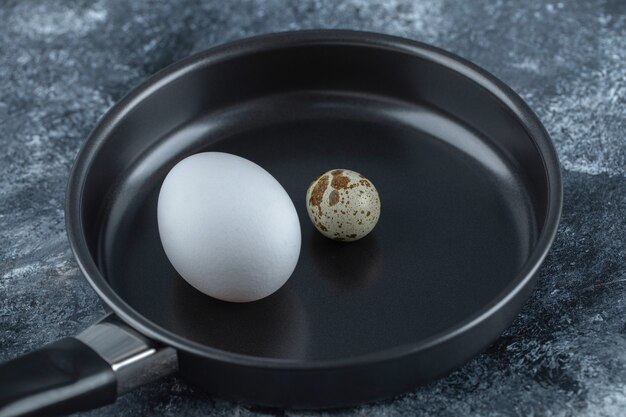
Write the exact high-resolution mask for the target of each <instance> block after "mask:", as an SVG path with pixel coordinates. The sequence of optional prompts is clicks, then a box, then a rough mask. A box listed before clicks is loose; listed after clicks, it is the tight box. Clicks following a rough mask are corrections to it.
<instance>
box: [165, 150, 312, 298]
mask: <svg viewBox="0 0 626 417" xmlns="http://www.w3.org/2000/svg"><path fill="white" fill-rule="evenodd" d="M157 212H158V213H157V214H158V225H159V235H160V236H161V243H162V244H163V249H164V250H165V254H166V255H167V257H168V259H169V260H170V262H171V263H172V265H173V266H174V268H175V269H176V271H178V273H179V274H180V275H181V276H182V277H183V278H184V279H185V280H186V281H187V282H188V283H189V284H191V285H192V286H193V287H195V288H196V289H198V290H200V291H201V292H203V293H205V294H207V295H210V296H211V297H215V298H218V299H220V300H224V301H232V302H248V301H255V300H258V299H261V298H264V297H267V296H268V295H270V294H272V293H274V292H275V291H276V290H278V289H279V288H280V287H282V286H283V284H284V283H285V282H286V281H287V280H288V279H289V277H290V276H291V274H292V273H293V271H294V269H295V267H296V263H297V262H298V257H299V255H300V243H301V236H300V222H299V220H298V214H297V213H296V209H295V207H294V205H293V202H292V201H291V198H289V195H288V194H287V192H286V191H285V189H284V188H283V187H282V186H281V185H280V184H279V183H278V181H276V179H275V178H274V177H272V175H271V174H269V173H268V172H267V171H265V170H264V169H263V168H261V167H260V166H258V165H256V164H255V163H253V162H251V161H249V160H247V159H244V158H241V157H238V156H235V155H231V154H227V153H221V152H205V153H198V154H195V155H192V156H190V157H188V158H185V159H183V160H182V161H180V162H179V163H178V164H176V166H174V168H172V170H171V171H170V172H169V173H168V174H167V176H166V178H165V180H164V182H163V185H162V186H161V191H160V193H159V201H158V208H157Z"/></svg>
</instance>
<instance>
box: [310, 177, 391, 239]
mask: <svg viewBox="0 0 626 417" xmlns="http://www.w3.org/2000/svg"><path fill="white" fill-rule="evenodd" d="M307 206H308V213H309V217H311V220H312V221H313V223H314V224H315V227H316V228H317V229H318V230H319V231H320V232H321V233H322V234H323V235H324V236H326V237H329V238H331V239H335V240H342V241H353V240H358V239H360V238H362V237H364V236H365V235H367V234H368V233H369V232H370V231H371V230H372V229H373V228H374V226H375V225H376V223H377V222H378V217H379V215H380V199H379V197H378V191H377V190H376V188H375V187H374V185H373V184H372V183H371V182H370V181H369V180H368V179H367V178H365V177H364V176H363V175H361V174H358V173H356V172H354V171H350V170H347V169H335V170H331V171H328V172H326V173H324V174H322V175H320V176H319V177H318V178H317V179H316V180H315V181H313V183H312V184H311V185H310V187H309V190H308V191H307Z"/></svg>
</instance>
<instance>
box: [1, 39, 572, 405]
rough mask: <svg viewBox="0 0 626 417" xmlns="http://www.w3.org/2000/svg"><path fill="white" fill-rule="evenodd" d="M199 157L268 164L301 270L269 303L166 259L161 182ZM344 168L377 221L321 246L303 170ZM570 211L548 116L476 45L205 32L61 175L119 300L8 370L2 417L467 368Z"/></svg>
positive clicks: (353, 385)
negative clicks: (230, 295)
mask: <svg viewBox="0 0 626 417" xmlns="http://www.w3.org/2000/svg"><path fill="white" fill-rule="evenodd" d="M202 151H221V152H229V153H233V154H236V155H239V156H242V157H244V158H248V159H250V160H252V161H254V162H256V163H257V164H259V165H261V166H262V167H264V168H265V169H266V170H268V171H269V172H270V173H271V174H272V175H274V176H275V177H276V179H277V180H278V181H279V182H280V183H281V184H282V185H283V186H284V187H285V189H286V190H287V192H288V193H289V195H290V196H291V198H292V199H293V201H294V203H295V205H296V207H297V209H298V214H299V217H300V222H301V228H302V251H301V255H300V260H299V263H298V266H297V268H296V270H295V272H294V274H293V276H292V277H291V279H290V280H289V281H288V283H287V284H286V285H285V286H284V287H283V288H281V289H280V290H279V291H278V292H277V293H275V294H273V295H272V296H270V297H268V298H266V299H263V300H261V301H257V302H253V303H248V304H231V303H226V302H221V301H218V300H215V299H212V298H210V297H207V296H205V295H203V294H201V293H199V292H197V291H196V290H194V289H193V288H192V287H191V286H189V285H188V284H186V283H185V281H184V280H182V279H181V278H180V277H179V276H178V275H177V274H176V272H175V270H174V269H173V268H172V266H171V265H170V264H169V262H168V261H167V258H166V257H165V254H164V252H163V249H162V247H161V243H160V241H159V238H158V232H157V223H156V199H157V195H158V191H159V187H160V185H161V183H162V181H163V179H164V176H165V175H166V174H167V172H168V171H169V169H170V168H171V167H172V166H173V165H174V164H176V163H177V162H178V161H180V160H181V159H182V158H184V157H186V156H188V155H191V154H194V153H197V152H202ZM333 168H347V169H352V170H355V171H358V172H362V173H364V174H365V175H366V176H367V177H368V178H369V179H371V180H372V181H373V182H374V183H375V184H376V186H377V188H378V190H379V192H380V195H381V201H382V213H381V218H380V221H379V223H378V225H377V227H376V229H375V230H374V231H373V232H372V233H371V234H370V235H369V236H368V237H366V238H364V239H362V240H360V241H358V242H355V243H350V244H342V243H337V242H333V241H331V240H328V239H326V238H324V237H322V236H321V235H320V234H319V233H317V232H316V231H315V230H314V228H313V226H312V225H310V224H309V222H308V219H307V214H306V211H305V210H306V208H305V202H304V199H305V197H304V196H305V192H306V189H307V186H308V184H309V183H310V181H311V180H312V179H313V178H314V177H315V176H316V175H318V174H319V173H321V172H324V171H327V170H329V169H333ZM216 198H219V196H216ZM561 206H562V185H561V179H560V172H559V164H558V159H557V156H556V153H555V151H554V148H553V146H552V144H551V142H550V139H549V137H548V134H547V133H546V131H545V129H544V128H543V127H542V125H541V123H540V122H539V120H538V119H537V117H536V116H535V115H534V114H533V113H532V111H531V110H530V109H529V108H528V107H527V106H526V104H524V102H523V101H522V100H521V99H520V98H519V97H518V96H517V95H516V94H515V93H514V92H513V91H512V90H511V89H510V88H508V87H507V86H506V85H504V84H503V83H502V82H500V81H498V80H497V79H496V78H495V77H493V76H492V75H490V74H488V73H487V72H485V71H484V70H482V69H480V68H477V67H476V66H475V65H473V64H471V63H469V62H467V61H464V60H463V59H460V58H458V57H456V56H453V55H451V54H449V53H447V52H444V51H442V50H439V49H436V48H433V47H431V46H427V45H424V44H421V43H418V42H413V41H409V40H405V39H400V38H397V37H391V36H385V35H380V34H374V33H361V32H351V31H305V32H293V33H281V34H274V35H269V36H262V37H256V38H251V39H246V40H242V41H238V42H234V43H230V44H227V45H223V46H219V47H216V48H213V49H211V50H208V51H206V52H203V53H200V54H198V55H195V56H192V57H190V58H188V59H185V60H183V61H181V62H179V63H176V64H174V65H172V66H170V67H168V68H166V69H165V70H163V71H161V72H159V73H158V74H156V75H155V76H153V77H152V78H151V79H149V80H148V81H147V82H146V83H144V84H143V85H141V86H140V87H139V88H137V89H136V90H134V91H133V92H132V93H130V94H129V95H128V96H126V97H125V98H124V99H123V100H121V102H119V103H118V104H117V105H115V106H114V107H113V108H112V109H111V110H110V111H109V112H108V113H107V114H106V115H105V116H104V117H103V118H102V120H101V121H100V122H99V124H98V125H97V126H96V128H95V129H94V130H93V131H92V133H91V134H90V136H89V138H88V139H87V141H86V143H85V145H84V147H83V148H82V150H81V152H80V154H79V155H78V157H77V159H76V162H75V165H74V168H73V170H72V172H71V175H70V179H69V185H68V190H67V200H66V220H67V232H68V236H69V240H70V243H71V246H72V249H73V251H74V254H75V256H76V259H77V261H78V263H79V265H80V268H81V270H82V272H83V273H84V275H85V277H86V278H87V280H88V281H89V282H90V284H91V285H92V286H93V288H94V290H95V291H96V292H97V293H98V295H99V296H100V298H102V300H103V301H104V302H105V303H106V305H107V306H108V307H109V308H110V310H111V313H110V314H109V315H108V316H107V317H105V318H104V319H103V320H102V321H101V322H99V323H96V324H94V325H93V326H91V327H89V328H88V329H86V330H85V331H84V332H83V333H81V334H79V335H78V336H76V337H70V338H66V339H63V340H61V341H58V342H56V343H53V344H51V345H49V346H47V347H45V348H43V349H41V350H39V351H35V352H33V353H30V354H27V355H25V356H23V357H21V358H18V359H15V360H13V361H10V362H8V363H5V364H3V365H1V366H0V386H1V387H2V389H1V390H0V391H1V393H0V415H2V416H9V415H27V414H29V415H31V414H32V415H36V414H44V415H52V414H60V413H67V412H71V411H76V410H82V409H86V408H90V407H96V406H99V405H102V404H105V403H109V402H112V401H114V400H115V398H116V396H117V395H120V394H122V393H124V392H126V391H128V390H130V389H132V388H134V387H136V386H139V385H141V384H144V383H147V382H149V381H152V380H155V379H157V378H160V377H162V376H164V375H167V374H171V373H174V372H178V374H179V375H180V376H181V377H182V378H184V379H185V380H187V381H188V382H189V383H192V384H195V385H197V386H200V387H202V388H203V389H205V390H207V391H208V392H210V393H212V394H214V395H216V396H220V397H223V398H231V399H235V400H238V401H242V402H244V403H252V404H259V405H265V406H277V407H296V408H323V407H336V406H346V405H352V404H356V403H360V402H364V401H371V400H375V399H380V398H385V397H389V396H392V395H396V394H399V393H402V392H404V391H407V390H409V389H411V388H413V387H415V386H417V385H419V384H422V383H424V382H426V381H430V380H432V379H434V378H437V377H441V376H443V375H445V374H447V373H448V372H450V371H451V370H453V369H455V368H457V367H459V366H460V365H462V364H463V363H464V362H465V361H467V360H468V359H469V358H471V357H472V356H473V355H475V354H477V353H478V352H480V351H481V350H482V349H484V348H485V347H486V346H488V345H489V344H490V343H491V342H492V341H493V340H494V339H495V338H497V337H498V335H499V334H500V333H501V332H502V331H503V330H504V329H505V328H506V326H507V325H508V324H509V323H510V322H511V321H512V320H513V318H514V317H515V315H516V314H517V312H518V311H519V309H520V308H521V306H522V303H523V302H524V301H525V300H526V298H527V297H528V295H529V293H530V291H531V288H532V286H533V283H534V281H535V275H536V272H537V269H538V268H539V265H540V264H541V262H542V261H543V259H544V257H545V256H546V253H547V252H548V250H549V247H550V245H551V243H552V241H553V238H554V236H555V233H556V230H557V225H558V222H559V217H560V212H561Z"/></svg>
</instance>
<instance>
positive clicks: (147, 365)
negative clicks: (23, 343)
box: [0, 315, 178, 417]
mask: <svg viewBox="0 0 626 417" xmlns="http://www.w3.org/2000/svg"><path fill="white" fill-rule="evenodd" d="M177 370H178V358H177V354H176V350H174V349H173V348H171V347H164V346H160V345H158V344H156V343H155V342H153V341H152V340H149V339H147V338H146V337H144V336H143V335H141V334H139V333H137V332H136V331H134V330H133V329H131V328H129V327H128V326H126V325H125V324H123V323H122V322H120V321H119V320H118V319H117V318H116V317H115V316H113V315H108V316H106V317H104V318H103V319H102V320H101V321H99V322H98V323H96V324H94V325H92V326H91V327H89V328H87V329H86V330H85V331H83V332H82V333H80V334H79V335H78V336H76V337H67V338H64V339H61V340H59V341H57V342H54V343H52V344H50V345H48V346H45V347H44V348H42V349H39V350H36V351H34V352H31V353H28V354H26V355H24V356H22V357H19V358H17V359H13V360H11V361H9V362H6V363H3V364H0V417H18V416H22V417H23V416H58V415H64V414H69V413H72V412H76V411H82V410H88V409H92V408H96V407H100V406H103V405H105V404H109V403H112V402H114V401H115V399H116V398H117V396H118V395H121V394H124V393H126V392H128V391H130V390H132V389H134V388H136V387H138V386H140V385H143V384H146V383H148V382H151V381H154V380H157V379H159V378H161V377H163V376H166V375H169V374H172V373H174V372H176V371H177Z"/></svg>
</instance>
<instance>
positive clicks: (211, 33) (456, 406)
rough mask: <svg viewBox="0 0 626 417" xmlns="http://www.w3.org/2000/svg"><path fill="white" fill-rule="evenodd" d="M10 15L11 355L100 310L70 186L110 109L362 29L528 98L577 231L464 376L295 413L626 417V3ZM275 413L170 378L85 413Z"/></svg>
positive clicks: (7, 350)
mask: <svg viewBox="0 0 626 417" xmlns="http://www.w3.org/2000/svg"><path fill="white" fill-rule="evenodd" d="M0 22H2V23H1V24H0V147H1V148H0V149H1V151H0V196H1V197H0V360H6V359H9V358H11V357H13V356H16V355H18V354H20V353H23V352H26V351H29V350H31V349H33V348H36V347H38V346H40V345H43V344H45V343H47V342H50V341H53V340H55V339H57V338H59V337H62V336H66V335H71V334H74V333H76V332H77V331H79V330H81V329H83V328H84V327H86V326H87V325H88V324H89V323H92V322H93V321H95V320H96V319H97V318H98V317H100V316H101V315H102V314H103V307H102V304H101V303H100V301H99V300H98V298H97V297H96V296H95V294H94V292H93V291H92V290H91V288H90V287H89V285H88V284H87V283H86V281H85V280H84V279H83V278H82V277H81V274H80V272H79V271H78V269H77V266H76V263H75V261H74V260H73V258H72V255H71V254H70V251H69V247H68V243H67V241H66V237H65V231H64V223H63V192H64V187H65V183H66V180H67V175H68V171H69V169H70V165H71V163H72V160H73V158H74V156H75V155H76V152H77V151H78V148H79V147H80V145H81V143H82V142H83V140H84V138H85V136H86V134H87V133H88V131H89V130H90V129H91V127H93V126H94V124H95V123H96V122H97V120H98V117H99V116H100V115H102V114H103V113H104V111H105V110H106V109H107V108H108V107H109V106H111V105H112V104H113V103H114V102H115V101H116V100H118V99H119V98H120V97H121V96H122V95H123V94H124V93H125V92H127V91H128V90H129V89H131V88H132V87H133V86H135V85H137V83H139V82H140V81H142V80H144V79H145V78H146V77H148V76H149V75H150V74H152V73H153V72H154V71H156V70H158V69H160V68H162V67H164V66H166V65H168V64H170V63H171V62H173V61H176V60H177V59H179V58H182V57H185V56H187V55H189V54H191V53H193V52H196V51H200V50H203V49H205V48H207V47H210V46H212V45H215V44H217V43H221V42H224V41H228V40H232V39H237V38H241V37H244V36H248V35H253V34H259V33H266V32H273V31H281V30H290V29H298V28H320V27H327V28H354V29H365V30H373V31H380V32H386V33H391V34H396V35H402V36H406V37H409V38H413V39H418V40H422V41H426V42H429V43H432V44H434V45H437V46H441V47H443V48H446V49H448V50H450V51H452V52H455V53H457V54H459V55H461V56H463V57H465V58H468V59H470V60H472V61H474V62H476V63H478V64H479V65H481V66H483V67H485V68H486V69H487V70H489V71H491V72H492V73H494V74H495V75H496V76H498V77H500V78H501V79H503V80H504V81H505V82H507V83H509V84H510V85H511V86H512V87H513V88H514V89H515V90H516V91H517V92H519V93H520V94H521V96H522V97H523V98H524V99H526V100H527V101H528V102H529V103H530V105H531V107H532V108H533V109H534V110H535V111H536V112H537V113H538V115H539V117H540V118H541V119H542V120H543V121H544V123H545V125H546V127H547V129H548V131H549V132H550V134H551V135H552V137H553V139H554V141H555V143H556V146H557V149H558V152H559V155H560V158H561V162H562V166H563V169H564V182H565V210H564V213H563V222H562V224H561V227H560V229H559V234H558V237H557V240H556V242H555V245H554V249H553V250H552V252H551V254H550V255H549V257H548V259H547V261H546V263H545V266H544V267H543V268H542V270H541V275H540V277H539V283H538V287H537V290H536V291H535V293H534V295H533V297H532V299H531V300H530V301H529V302H528V303H527V304H526V306H525V308H524V310H523V312H522V314H521V315H520V316H519V317H518V319H517V320H516V321H515V323H514V325H513V326H512V327H511V328H510V329H509V330H508V331H507V332H506V333H505V334H504V335H503V336H502V337H501V338H500V339H499V340H498V341H497V342H496V343H494V345H493V346H491V347H490V348H489V349H488V350H487V351H486V352H485V353H483V354H481V355H479V356H478V357H476V358H475V359H474V360H472V361H471V362H470V363H468V364H467V365H466V366H465V367H464V368H462V369H461V370H459V371H457V372H455V373H453V374H452V375H450V376H448V377H447V378H444V379H442V380H439V381H437V382H434V383H432V384H430V385H428V386H425V387H422V388H419V389H417V390H415V391H413V392H411V393H408V394H406V395H404V396H401V397H398V398H396V399H394V400H391V401H387V402H382V403H376V404H370V405H365V406H362V407H357V408H355V409H352V410H341V411H337V412H333V413H314V412H307V413H298V412H287V413H286V414H288V415H297V416H300V415H302V416H304V415H307V416H308V415H310V416H317V415H336V416H344V415H351V414H356V415H363V416H396V415H397V416H402V415H407V414H409V413H412V414H415V415H424V416H426V415H450V416H452V415H462V416H475V415H476V416H478V415H481V416H485V415H490V416H512V415H524V416H526V415H554V416H569V415H590V416H604V415H606V416H617V415H626V314H625V313H624V312H625V311H626V310H625V307H626V295H625V292H624V291H625V290H626V178H625V177H626V137H625V133H624V132H626V103H625V97H626V65H625V62H626V1H624V0H606V1H601V0H594V1H583V0H580V1H565V0H563V1H562V2H547V1H524V2H521V1H502V0H500V1H491V0H472V1H467V0H459V1H436V0H424V1H417V0H414V1H411V0H377V1H373V0H344V1H333V0H288V1H274V0H268V1H256V2H254V1H244V0H222V1H206V2H189V3H185V4H182V3H179V2H176V1H170V2H157V1H133V2H126V1H86V0H85V1H67V0H62V1H61V0H59V1H55V0H53V1H46V2H30V1H18V0H14V1H13V0H8V1H7V0H5V1H3V2H2V3H1V4H0ZM276 413H277V412H276V411H272V410H263V409H251V408H246V407H242V406H239V405H237V404H233V403H229V402H225V401H221V400H217V399H214V398H211V397H210V396H208V395H206V394H203V393H201V392H197V391H195V390H193V389H192V388H190V387H188V386H187V385H186V384H185V383H184V382H182V381H179V380H177V379H175V378H171V379H167V380H164V381H162V382H159V383H156V384H153V385H150V386H147V387H144V388H142V389H140V390H138V391H136V392H134V393H131V394H129V395H126V396H124V397H123V398H121V399H120V400H119V401H118V402H117V403H116V404H114V405H111V406H109V407H105V408H102V409H100V410H96V411H93V412H89V413H86V414H85V415H89V416H119V415H141V416H156V415H159V416H161V415H171V416H173V415H212V416H226V415H237V416H260V415H268V414H276ZM278 414H282V413H281V412H278Z"/></svg>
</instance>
